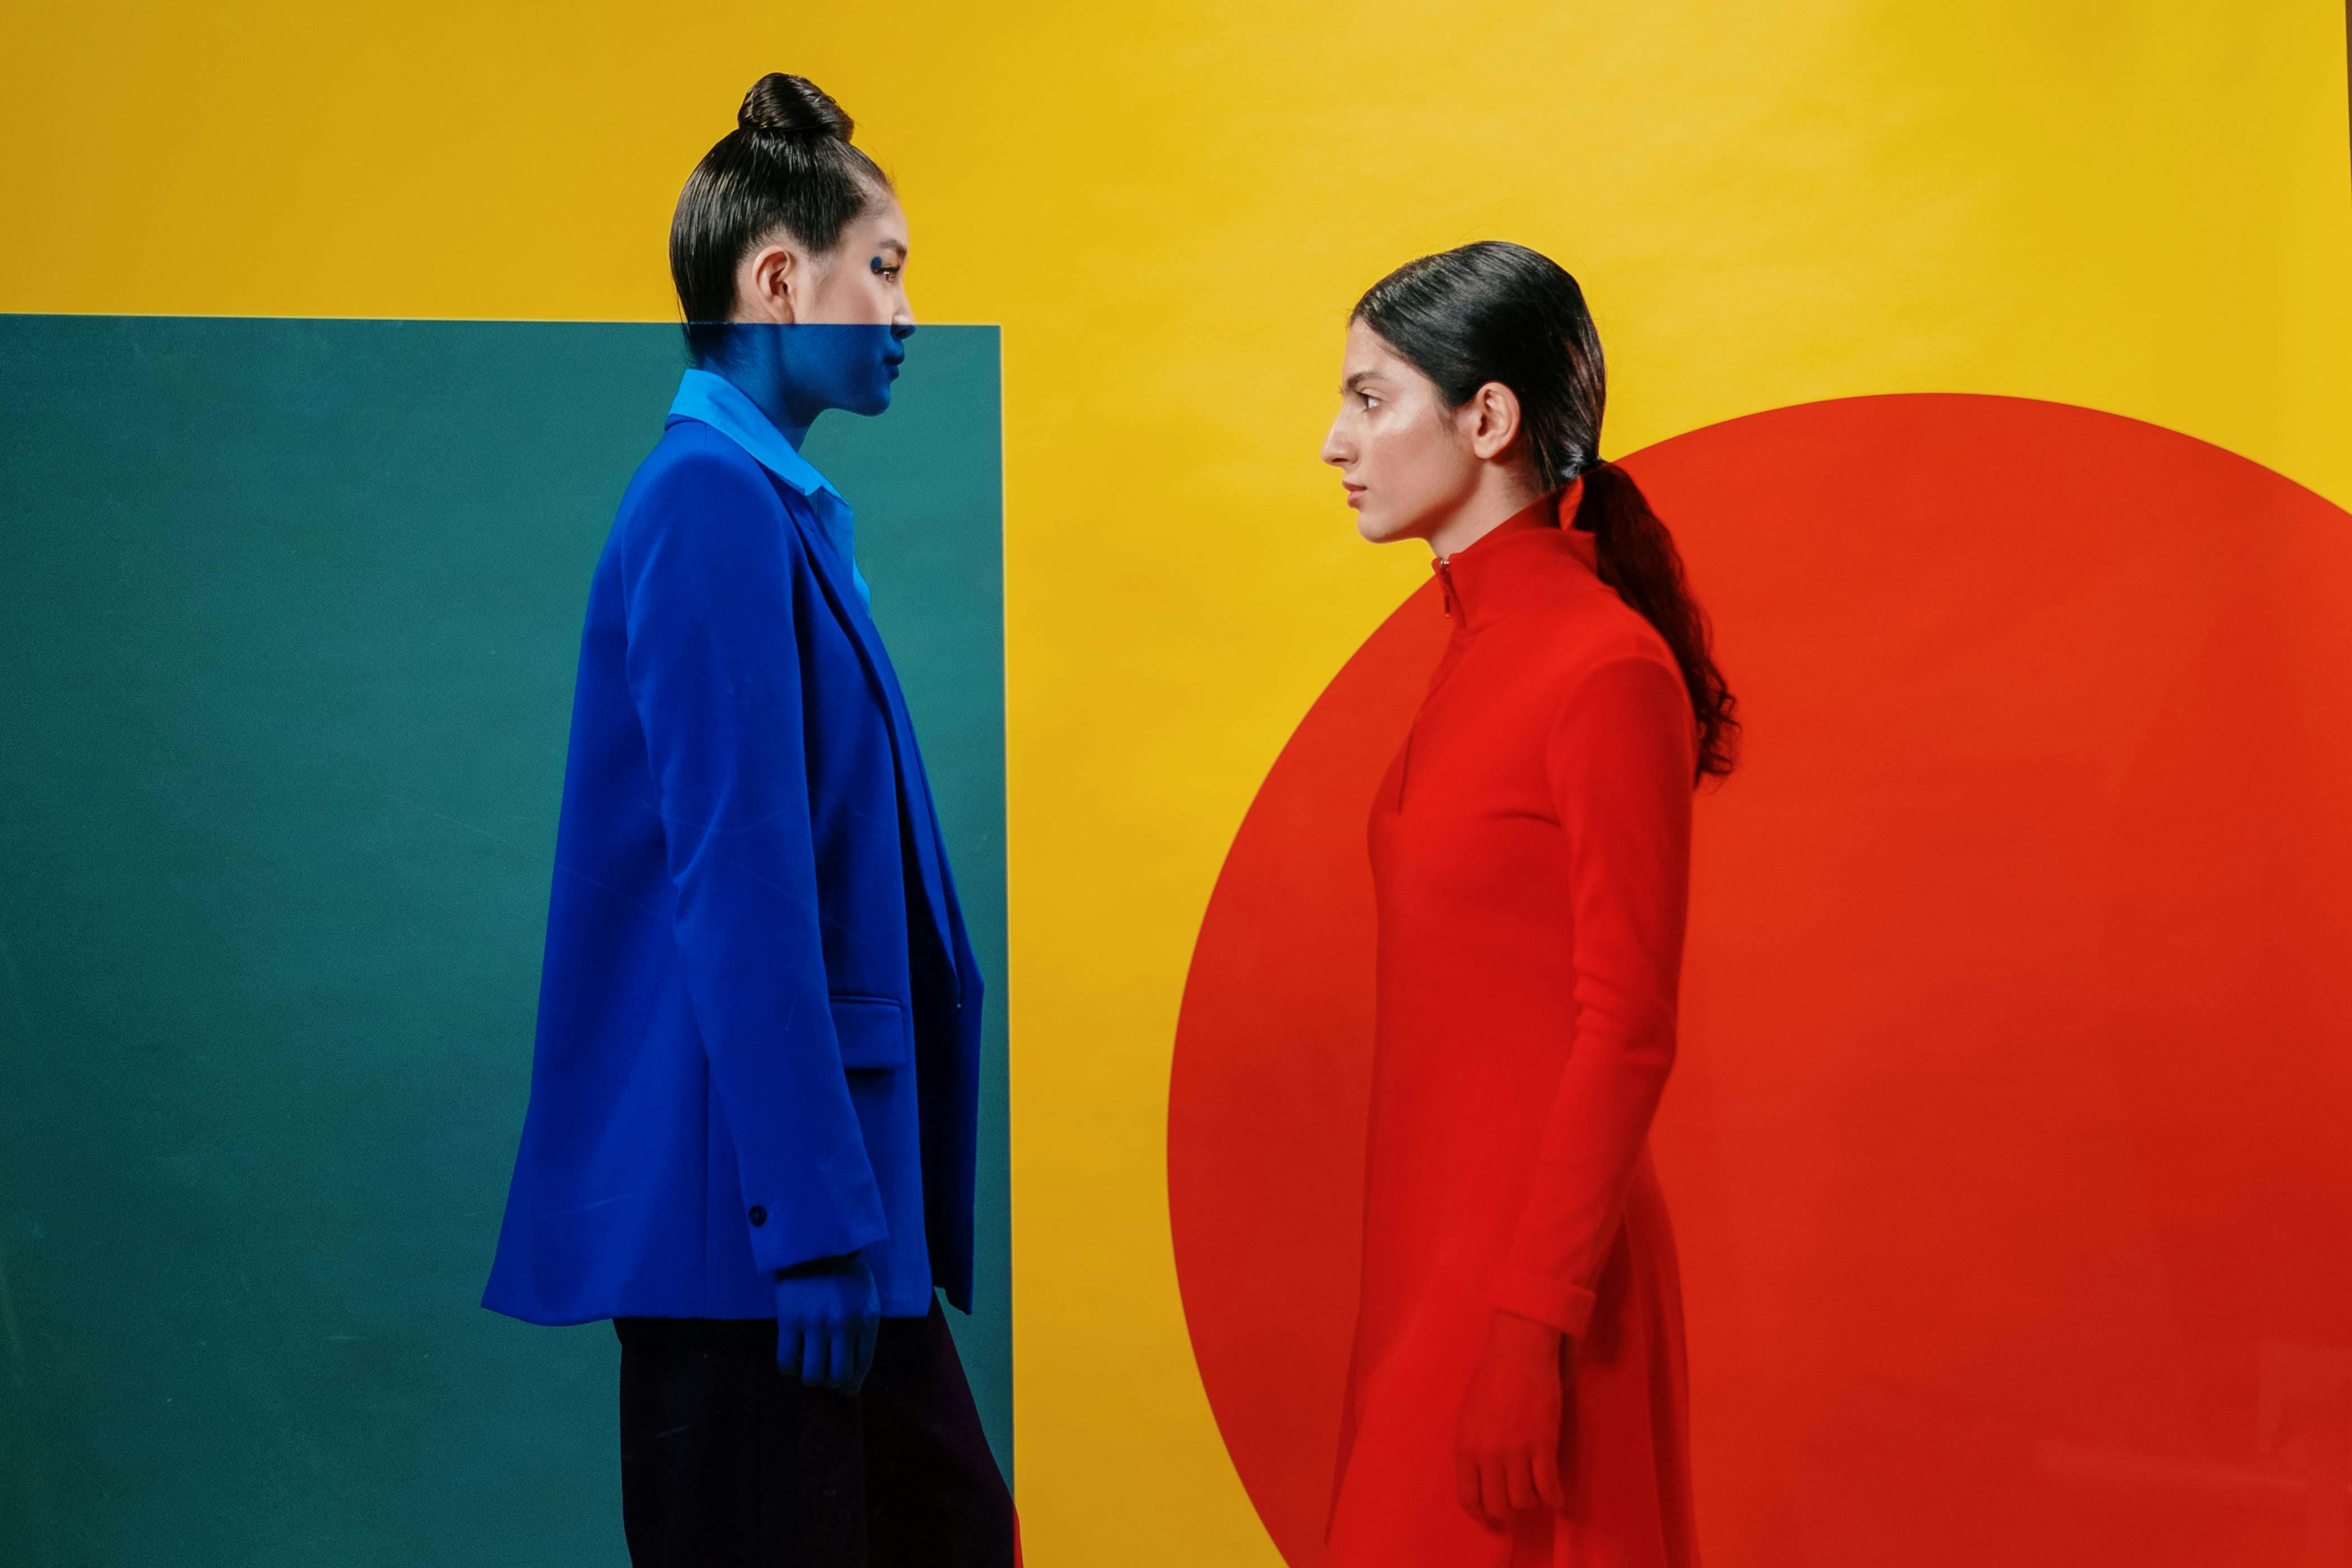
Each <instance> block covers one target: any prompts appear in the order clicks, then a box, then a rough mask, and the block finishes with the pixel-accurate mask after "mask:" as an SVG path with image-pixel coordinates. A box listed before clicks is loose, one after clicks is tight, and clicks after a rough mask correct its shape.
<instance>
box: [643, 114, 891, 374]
mask: <svg viewBox="0 0 2352 1568" xmlns="http://www.w3.org/2000/svg"><path fill="white" fill-rule="evenodd" d="M855 129H856V125H855V123H854V122H853V121H851V120H850V118H849V116H848V115H847V114H845V113H844V112H843V110H842V107H841V105H839V104H837V103H835V102H834V100H832V99H831V98H829V97H827V96H826V95H825V93H824V89H822V88H820V87H818V86H817V85H816V83H814V82H813V81H811V80H809V79H808V78H806V77H800V76H785V75H784V74H782V72H780V71H771V72H769V73H768V74H767V75H766V76H763V77H761V79H759V80H758V81H755V82H753V83H752V84H751V91H749V92H747V93H745V94H744V95H743V107H742V108H741V109H740V110H737V111H736V114H735V129H734V130H732V131H730V132H728V133H727V134H726V135H724V136H722V137H720V138H719V142H718V145H716V146H714V147H712V148H711V149H710V151H709V152H708V153H704V154H703V157H702V162H701V163H697V164H696V165H695V166H694V173H693V174H688V176H687V177H686V188H685V189H684V190H682V191H680V192H679V193H678V196H677V214H676V216H673V217H672V218H671V219H670V226H669V275H670V280H671V281H672V282H674V283H676V284H677V304H678V309H679V310H680V311H681V312H683V314H684V315H685V318H686V346H687V350H688V353H691V354H692V355H693V356H694V359H695V362H696V363H701V362H702V361H703V360H705V359H707V358H709V356H710V355H711V354H712V353H715V352H717V350H718V349H719V345H720V344H721V343H722V342H725V341H726V337H727V333H726V331H725V325H724V324H725V322H726V321H727V320H728V318H729V317H730V316H732V315H733V314H734V313H735V269H736V268H738V267H740V266H741V265H742V264H743V258H744V257H745V255H747V254H748V253H749V252H750V251H751V247H753V246H754V245H757V244H758V243H759V242H760V241H761V240H763V239H765V238H767V237H769V236H770V235H772V234H773V233H775V231H776V230H777V229H779V228H782V229H783V230H784V231H785V232H787V233H789V234H790V235H791V236H792V237H793V238H794V239H795V240H798V241H799V242H800V244H801V246H802V247H803V248H804V249H806V250H807V251H808V252H809V253H810V254H811V255H821V254H823V253H824V252H825V251H828V250H831V249H832V248H833V247H835V245H836V244H838V243H840V240H841V231H842V230H843V229H844V228H845V227H847V226H848V225H849V221H850V220H851V219H852V218H854V217H856V216H857V215H858V214H860V213H862V212H864V211H865V210H866V208H867V207H868V206H870V205H873V204H874V202H875V201H876V200H877V199H878V198H879V197H881V196H882V195H887V193H888V192H889V190H890V177H889V176H888V175H887V174H884V173H883V172H882V170H881V167H880V165H878V164H877V163H875V162H874V160H873V159H871V158H869V157H867V156H866V154H865V153H863V152H861V151H859V150H858V149H857V148H856V147H853V146H851V145H850V144H849V136H850V132H852V131H854V130H855Z"/></svg>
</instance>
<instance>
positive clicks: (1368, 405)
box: [1356, 392, 1381, 414]
mask: <svg viewBox="0 0 2352 1568" xmlns="http://www.w3.org/2000/svg"><path fill="white" fill-rule="evenodd" d="M1356 395H1357V396H1358V397H1360V398H1362V399H1363V400H1364V412H1365V413H1367V414H1369V413H1370V412H1371V411H1372V410H1373V409H1375V408H1378V407H1379V406H1380V405H1381V400H1380V399H1379V398H1378V397H1376V396H1374V395H1372V394H1371V393H1369V392H1360V393H1358V394H1356Z"/></svg>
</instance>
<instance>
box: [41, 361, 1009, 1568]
mask: <svg viewBox="0 0 2352 1568" xmlns="http://www.w3.org/2000/svg"><path fill="white" fill-rule="evenodd" d="M909 347H910V349H911V351H912V352H911V353H910V355H909V357H908V366H907V374H906V375H905V376H904V378H903V379H902V380H901V381H900V383H899V391H898V406H897V407H896V408H894V409H893V410H892V412H891V413H889V414H888V415H887V416H884V417H883V418H881V419H879V420H875V421H853V420H850V419H849V418H848V417H847V416H839V415H835V416H829V417H828V418H827V419H826V420H824V421H820V423H819V425H818V426H817V429H816V432H815V433H814V436H813V437H812V439H811V442H810V447H809V451H810V455H811V457H812V458H814V459H815V460H816V461H817V463H818V464H819V465H820V466H821V467H822V468H824V469H825V470H826V471H827V473H828V474H829V475H830V476H831V477H832V478H833V479H834V480H835V483H836V484H837V485H838V487H839V488H840V489H841V490H842V491H843V492H844V493H845V495H846V496H847V497H848V498H849V499H850V500H851V502H852V503H853V504H854V505H855V506H856V508H857V511H858V522H859V542H860V558H861V561H862V562H863V563H864V566H865V570H866V575H867V577H868V578H869V579H871V580H872V582H873V584H874V589H875V610H876V615H877V620H878V621H879V622H880V623H881V625H882V626H883V629H884V632H885V634H886V635H887V637H888V638H889V640H890V643H891V647H892V650H893V652H894V654H895V655H896V656H897V658H898V662H899V665H900V668H901V670H902V672H903V674H904V676H905V679H906V685H907V687H908V693H909V697H910V700H911V701H912V704H913V707H914V710H915V714H916V719H917V723H918V726H919V730H920V732H921V734H922V737H923V742H924V746H925V750H926V752H927V755H928V758H929V763H930V765H931V770H932V775H933V778H934V780H935V782H936V784H937V786H938V794H939V798H940V815H941V817H942V819H943V823H944V826H945V828H946V831H947V834H948V838H949V842H950V847H951V849H952V851H953V853H954V856H955V864H956V871H957V875H958V878H959V880H960V882H961V891H962V894H963V899H964V903H965V908H966V910H967V912H968V914H969V915H970V916H971V928H972V936H973V941H974V943H975V946H976V947H977V949H978V952H979V954H980V957H981V961H982V964H983V966H984V967H985V970H986V973H987V974H988V976H989V978H990V980H991V982H992V995H991V1008H990V1019H991V1031H990V1035H989V1051H990V1056H989V1061H988V1070H987V1075H986V1078H985V1080H984V1090H983V1094H984V1099H983V1116H984V1118H985V1126H984V1129H983V1150H984V1161H985V1163H984V1166H983V1169H982V1181H981V1214H980V1226H981V1281H980V1300H979V1307H980V1310H979V1311H978V1312H977V1313H976V1314H975V1315H974V1316H973V1317H972V1318H971V1319H970V1320H969V1321H963V1320H958V1321H957V1322H956V1328H957V1334H958V1340H959V1342H960V1343H961V1346H962V1348H963V1352H964V1355H965V1357H966V1363H967V1366H968V1368H969V1370H970V1373H971V1378H972V1383H973V1385H974V1392H975V1394H977V1396H978V1398H979V1401H980V1405H981V1409H982V1415H983V1416H984V1417H985V1419H986V1420H987V1422H988V1425H989V1432H990V1436H991V1438H992V1441H993V1442H994V1443H995V1445H996V1448H997V1452H998V1454H999V1456H1000V1458H1002V1459H1003V1461H1005V1462H1006V1464H1007V1467H1008V1471H1009V1467H1010V1460H1011V1457H1012V1449H1011V1414H1012V1411H1011V1395H1012V1365H1011V1323H1010V1310H1011V1296H1010V1289H1009V1279H1008V1278H1007V1260H1008V1257H1009V1232H1008V1226H1007V1204H1008V1192H1007V1182H1006V1166H1005V1158H1006V1156H1005V1140H1004V1126H1005V1085H1004V1041H1005V1036H1004V1025H1003V1020H1004V1017H1005V1000H1006V995H1007V991H1008V987H1007V986H1006V984H1005V942H1004V852H1003V814H1004V813H1003V798H1004V779H1003V626H1002V600H1003V595H1002V569H1001V560H1002V556H1001V541H1002V532H1003V526H1002V524H1003V519H1002V507H1001V496H1002V483H1001V458H1000V447H999V428H1000V419H999V410H998V374H997V340H996V333H995V331H994V330H993V329H992V328H982V327H949V328H938V327H934V328H928V329H926V330H925V331H923V332H921V333H920V334H919V335H918V336H917V337H916V338H915V340H914V341H913V342H912V343H910V345H909ZM679 364H680V358H679V348H678V342H677V331H676V330H675V329H673V328H667V327H659V326H651V325H646V326H628V325H562V324H549V323H516V322H494V323H491V322H486V323H472V322H429V323H418V322H391V321H237V320H179V319H122V318H102V317H82V318H73V317H36V316H17V317H0V1358H5V1369H0V1371H4V1372H5V1375H0V1561H5V1562H7V1563H11V1564H14V1563H28V1564H39V1565H44V1568H47V1565H51V1564H60V1565H61V1564H76V1565H79V1564H100V1563H105V1564H114V1563H124V1564H142V1565H143V1564H155V1565H158V1568H162V1565H170V1568H193V1565H198V1564H215V1563H218V1564H236V1565H238V1568H258V1565H277V1564H287V1565H294V1564H299V1565H301V1568H316V1565H318V1564H320V1563H335V1564H338V1565H339V1568H340V1565H352V1564H378V1563H382V1564H394V1563H397V1564H415V1563H485V1564H488V1563H496V1564H501V1565H507V1564H523V1563H562V1564H566V1565H567V1568H568V1565H573V1564H594V1563H621V1562H624V1561H625V1552H623V1549H622V1546H621V1540H620V1529H619V1501H618V1473H617V1457H616V1453H615V1443H616V1426H615V1415H614V1368H615V1365H616V1362H617V1353H616V1347H615V1345H614V1341H613V1337H612V1333H611V1331H610V1329H609V1328H607V1327H605V1326H604V1325H601V1324H600V1325H592V1326H589V1327H586V1328H581V1329H564V1330H551V1329H540V1328H532V1327H529V1326H526V1325H523V1324H520V1323H515V1322H511V1321H507V1320H505V1319H502V1318H499V1317H496V1316H493V1315H492V1314H490V1313H488V1312H486V1311H484V1310H481V1309H480V1308H479V1307H478V1306H477V1305H476V1301H477V1300H478V1295H479V1292H480V1289H481V1285H482V1279H483V1276H484V1274H485V1272H486V1270H487V1269H488V1265H489V1258H490V1253H491V1248H492V1246H493V1243H494V1241H495V1239H496V1236H497V1227H498V1223H499V1211H500V1206H501V1205H502V1203H503V1200H504V1195H505V1186H506V1180H507V1174H508V1171H509V1164H510V1162H511V1160H512V1157H513V1152H514V1147H515V1142H516V1139H517V1136H518V1134H519V1132H520V1128H521V1119H522V1110H523V1105H524V1100H525V1097H526V1093H527V1089H528V1081H529V1071H530V1037H531V1023H532V1014H533V1009H534V1006H535V1003H536V999H537V985H538V970H539V955H540V945H541V937H542V932H543V930H544V922H545V919H546V910H547V894H548V885H549V879H550V875H551V860H552V851H553V846H554V832H555V816H556V807H557V804H558V797H559V792H560V790H561V787H562V769H563V752H564V739H565V726H566V723H567V721H568V718H569V713H570V704H571V692H572V669H573V662H574V658H575V655H576V650H577V646H578V640H579V635H580V621H581V615H582V611H583V607H584V605H585V602H586V595H587V585H588V577H589V572H590V569H591V567H592V566H593V563H594V560H595V557H596V553H597V551H598V550H599V548H600V547H601V545H602V543H603V541H604V533H605V531H606V529H607V527H608V526H609V524H610V521H611V519H612V515H613V509H614V504H615V503H616V502H617V500H618V499H619V496H620V492H621V489H622V487H623V485H624V484H625V482H626V480H627V478H628V475H629V472H630V470H631V469H632V468H634V467H635V464H636V462H637V460H638V459H639V458H641V457H642V456H643V455H644V453H645V452H646V450H647V449H648V448H649V447H651V445H652V444H653V442H654V440H655V439H656V437H657V436H658V435H659V433H660V427H661V418H662V413H663V411H664V409H666V408H667V405H668V399H669V395H670V393H671V391H672V389H673V387H674V385H675V384H676V377H677V370H678V367H679ZM950 1316H951V1317H953V1314H950Z"/></svg>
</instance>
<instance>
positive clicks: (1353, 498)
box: [1339, 479, 1366, 506]
mask: <svg viewBox="0 0 2352 1568" xmlns="http://www.w3.org/2000/svg"><path fill="white" fill-rule="evenodd" d="M1339 483H1340V484H1341V485H1342V486H1344V487H1345V488H1346V489H1347V491H1348V504H1349V506H1360V505H1361V504H1363V500H1364V490H1365V489H1366V487H1365V486H1363V485H1351V484H1349V483H1348V481H1347V480H1345V479H1341V480H1340V481H1339Z"/></svg>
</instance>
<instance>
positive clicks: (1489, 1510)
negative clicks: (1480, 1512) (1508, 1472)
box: [1478, 1458, 1511, 1530]
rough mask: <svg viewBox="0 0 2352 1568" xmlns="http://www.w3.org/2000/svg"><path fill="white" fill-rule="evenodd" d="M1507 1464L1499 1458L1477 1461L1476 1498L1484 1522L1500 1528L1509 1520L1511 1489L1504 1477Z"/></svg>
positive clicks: (1507, 1523) (1506, 1524)
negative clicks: (1483, 1510) (1483, 1512)
mask: <svg viewBox="0 0 2352 1568" xmlns="http://www.w3.org/2000/svg"><path fill="white" fill-rule="evenodd" d="M1506 1468H1508V1467H1507V1462H1506V1461H1505V1460H1503V1459H1501V1458H1491V1459H1481V1460H1480V1461H1479V1462H1478V1499H1479V1502H1480V1504H1481V1506H1482V1507H1483V1508H1484V1509H1485V1510H1486V1522H1487V1524H1488V1525H1489V1526H1491V1527H1492V1528H1494V1529H1496V1530H1502V1529H1504V1528H1506V1527H1507V1526H1508V1525H1509V1524H1510V1522H1511V1489H1510V1484H1509V1483H1508V1482H1507V1480H1506V1479H1504V1473H1503V1472H1504V1471H1505V1469H1506Z"/></svg>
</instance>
